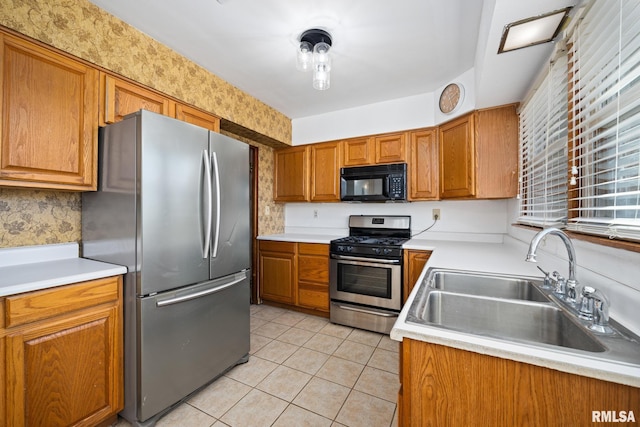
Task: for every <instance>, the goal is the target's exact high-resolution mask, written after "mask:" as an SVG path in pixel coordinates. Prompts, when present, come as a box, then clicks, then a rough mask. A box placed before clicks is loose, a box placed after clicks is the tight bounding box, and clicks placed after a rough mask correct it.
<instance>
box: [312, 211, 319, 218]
mask: <svg viewBox="0 0 640 427" xmlns="http://www.w3.org/2000/svg"><path fill="white" fill-rule="evenodd" d="M313 217H314V218H318V210H317V209H314V210H313Z"/></svg>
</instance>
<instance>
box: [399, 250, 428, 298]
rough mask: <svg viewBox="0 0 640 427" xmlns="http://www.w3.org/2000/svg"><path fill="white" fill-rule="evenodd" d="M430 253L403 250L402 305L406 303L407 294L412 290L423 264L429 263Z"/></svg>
mask: <svg viewBox="0 0 640 427" xmlns="http://www.w3.org/2000/svg"><path fill="white" fill-rule="evenodd" d="M430 256H431V251H422V250H415V249H405V250H404V266H403V273H404V279H403V284H402V304H404V303H405V302H406V301H407V298H409V294H410V293H411V291H412V290H413V287H414V286H415V284H416V282H417V281H418V278H419V277H420V274H421V273H422V270H423V269H424V266H425V264H426V263H427V261H429V257H430Z"/></svg>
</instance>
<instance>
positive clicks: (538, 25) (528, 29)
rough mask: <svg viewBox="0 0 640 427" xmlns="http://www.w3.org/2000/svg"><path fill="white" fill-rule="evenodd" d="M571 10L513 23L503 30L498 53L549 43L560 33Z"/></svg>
mask: <svg viewBox="0 0 640 427" xmlns="http://www.w3.org/2000/svg"><path fill="white" fill-rule="evenodd" d="M570 9H571V8H570V7H569V8H566V9H562V10H558V11H555V12H551V13H548V14H546V15H541V16H537V17H534V18H527V19H523V20H521V21H517V22H513V23H511V24H509V25H507V26H506V27H505V28H504V31H503V33H502V39H501V40H500V47H499V48H498V53H503V52H508V51H511V50H516V49H521V48H523V47H529V46H534V45H537V44H541V43H547V42H550V41H551V40H553V39H554V38H555V36H556V35H557V34H558V32H559V31H560V28H561V26H562V23H563V22H564V19H565V17H566V16H567V14H568V13H569V10H570Z"/></svg>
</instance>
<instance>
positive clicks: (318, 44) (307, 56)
mask: <svg viewBox="0 0 640 427" xmlns="http://www.w3.org/2000/svg"><path fill="white" fill-rule="evenodd" d="M330 49H331V34H329V33H328V32H326V31H324V30H320V29H318V28H313V29H311V30H307V31H305V32H304V33H302V34H301V35H300V43H299V45H298V52H297V60H296V68H298V70H300V71H308V70H313V88H314V89H317V90H327V89H329V86H330V85H331V57H330V56H329V50H330Z"/></svg>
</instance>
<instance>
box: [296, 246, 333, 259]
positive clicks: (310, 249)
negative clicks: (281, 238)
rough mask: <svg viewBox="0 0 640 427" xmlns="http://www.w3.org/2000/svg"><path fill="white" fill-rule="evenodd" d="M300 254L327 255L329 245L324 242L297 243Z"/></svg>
mask: <svg viewBox="0 0 640 427" xmlns="http://www.w3.org/2000/svg"><path fill="white" fill-rule="evenodd" d="M298 253H299V254H300V255H324V256H327V257H328V256H329V245H326V244H324V243H298Z"/></svg>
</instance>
